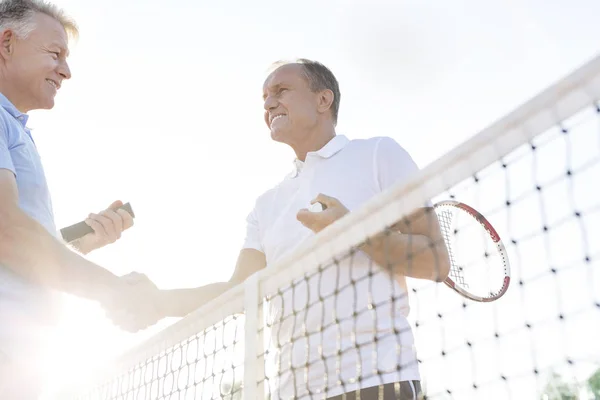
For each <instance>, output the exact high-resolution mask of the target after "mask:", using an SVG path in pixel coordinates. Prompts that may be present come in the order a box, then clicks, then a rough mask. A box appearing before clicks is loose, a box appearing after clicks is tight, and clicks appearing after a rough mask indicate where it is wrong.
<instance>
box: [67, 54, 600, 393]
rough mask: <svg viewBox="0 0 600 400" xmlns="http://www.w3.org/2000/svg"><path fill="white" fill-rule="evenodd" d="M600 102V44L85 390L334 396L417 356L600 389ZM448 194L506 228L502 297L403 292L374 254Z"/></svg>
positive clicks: (442, 382) (395, 373) (489, 382)
mask: <svg viewBox="0 0 600 400" xmlns="http://www.w3.org/2000/svg"><path fill="white" fill-rule="evenodd" d="M599 100H600V57H599V58H596V59H593V60H591V61H590V62H589V63H587V64H586V65H584V66H582V67H581V68H579V69H577V70H576V71H574V72H573V73H572V74H570V75H568V76H566V77H565V78H564V79H562V80H560V81H559V82H557V83H556V84H554V85H552V86H550V87H549V88H548V89H547V90H545V91H543V92H542V93H540V94H539V95H538V96H536V97H534V98H533V99H531V100H530V101H528V102H527V103H525V104H523V105H522V106H521V107H519V108H518V109H516V110H515V111H514V112H512V113H510V114H508V115H506V116H505V117H504V118H502V119H500V120H498V121H497V122H496V123H494V124H492V125H491V126H490V127H489V128H487V129H485V130H484V131H482V132H481V133H479V134H478V135H476V136H474V137H473V138H472V139H470V140H468V141H467V142H465V143H463V144H461V145H460V146H458V147H457V148H455V149H454V150H452V151H450V152H449V153H448V154H446V155H445V156H443V157H441V158H440V159H438V160H437V161H435V162H433V163H432V164H430V165H429V166H427V167H426V168H424V169H423V170H421V171H420V172H419V173H418V174H416V176H415V177H414V178H413V179H411V180H410V181H409V182H407V183H405V184H403V185H400V186H397V187H393V188H392V189H390V190H388V191H386V192H384V193H382V194H381V195H379V196H377V197H375V198H373V199H371V200H370V201H369V202H368V203H367V204H366V205H365V206H363V207H362V208H360V209H359V210H356V211H355V212H352V213H351V214H350V215H348V216H347V217H345V218H343V219H342V220H340V221H338V223H336V224H334V225H332V226H330V227H328V228H327V229H326V230H324V231H322V232H321V233H320V234H318V235H316V236H315V237H313V238H311V239H310V240H308V241H307V242H305V243H303V244H302V245H301V246H300V247H299V248H298V249H297V250H295V251H294V252H292V253H291V254H290V255H289V256H288V257H287V258H286V259H284V260H283V261H282V262H280V263H277V265H273V266H270V267H269V268H268V269H267V270H265V271H262V272H261V273H258V274H256V275H253V276H252V277H250V278H249V279H248V280H247V281H246V282H244V283H243V284H241V285H239V286H238V287H236V288H234V289H232V290H230V291H229V292H227V293H225V294H224V295H222V296H221V297H219V298H217V299H216V300H214V301H213V302H211V303H210V304H207V305H205V306H203V307H202V308H200V309H198V310H197V311H195V312H193V313H192V314H190V315H189V316H188V317H186V318H184V319H182V320H181V321H179V322H177V323H176V324H174V325H173V326H170V327H168V328H166V329H165V330H164V331H162V332H161V333H159V334H158V335H157V336H155V337H153V338H151V339H150V340H148V341H147V342H145V343H143V344H141V345H140V346H138V347H136V348H135V349H133V350H131V351H130V352H128V353H127V354H124V355H123V356H122V357H121V358H119V359H118V360H116V362H115V363H114V364H111V365H110V366H107V367H106V369H105V370H104V371H102V373H99V374H98V376H97V377H96V378H97V379H95V380H94V382H85V383H80V384H79V385H78V386H77V387H76V388H71V389H70V393H78V394H77V395H76V396H75V395H73V398H81V399H90V400H92V399H106V400H108V399H111V400H112V399H231V400H234V399H241V398H244V399H259V398H260V399H262V398H265V399H267V398H268V399H279V398H281V399H290V398H293V399H308V398H314V399H325V398H332V397H335V396H336V395H340V394H341V393H343V392H349V391H352V390H355V389H356V388H358V387H367V386H374V385H379V384H381V383H386V382H393V381H395V380H398V379H401V378H402V377H408V379H413V378H412V377H414V375H413V374H414V371H415V370H417V369H418V371H419V374H420V384H421V386H422V389H421V397H422V398H429V399H482V398H485V399H549V400H550V399H559V398H577V399H586V398H594V397H593V393H595V396H596V397H595V398H600V341H598V332H600V268H599V266H600V260H599V257H600V194H599V193H597V192H596V191H595V189H596V188H595V185H596V184H597V183H598V181H599V179H600V103H599ZM448 199H455V200H458V201H461V202H463V203H466V204H468V205H470V206H472V207H474V208H475V209H477V210H478V211H480V212H481V213H482V214H483V215H484V216H485V217H486V218H487V219H488V220H489V221H490V222H491V223H492V225H493V226H494V227H495V229H496V230H497V232H498V233H499V235H500V236H501V237H502V238H503V240H504V244H505V246H506V251H507V254H508V258H509V260H510V265H511V285H510V287H509V289H508V291H507V293H506V294H505V295H504V296H502V297H501V298H500V299H498V300H497V301H495V302H491V303H480V302H474V301H471V300H468V299H465V298H463V297H461V296H459V295H458V294H457V293H456V292H454V291H452V290H450V289H449V288H448V287H447V286H446V285H444V284H443V283H436V282H432V281H426V280H418V279H411V278H409V279H408V280H407V290H404V287H403V286H402V285H398V284H397V281H394V282H392V281H390V279H388V278H389V276H390V275H389V273H388V272H389V271H387V270H386V268H381V267H378V266H377V265H375V264H374V263H373V262H372V261H371V260H370V259H369V258H368V257H366V256H365V255H364V253H363V252H362V251H361V249H364V248H365V246H368V245H370V241H371V239H372V238H373V237H375V236H377V235H381V234H382V233H384V232H391V231H392V229H393V227H395V226H397V223H398V222H399V221H403V220H404V219H405V218H406V217H407V216H408V215H410V214H411V213H412V212H413V211H414V210H416V209H418V208H419V207H422V206H424V205H426V204H430V203H436V202H438V201H440V200H448ZM454 234H458V232H457V231H455V232H454ZM488 245H489V244H486V243H479V242H478V241H477V238H475V239H474V240H473V248H474V249H476V250H477V251H476V252H475V253H474V254H476V255H477V256H478V257H479V258H481V259H485V258H487V256H489V255H490V254H491V250H490V249H489V248H488V247H487V246H488ZM473 261H474V262H476V261H477V260H473ZM386 279H387V280H386ZM386 282H387V283H386ZM386 285H387V286H386ZM407 300H408V301H407ZM408 304H410V313H408ZM405 315H408V316H407V317H406V318H405ZM368 324H371V326H372V327H373V328H372V329H366V330H365V329H358V328H357V326H361V327H364V326H366V325H368ZM393 390H394V392H395V393H396V394H399V393H400V392H401V391H402V390H405V388H402V387H400V386H399V385H396V386H394V387H393ZM594 391H595V392H594ZM565 393H567V394H572V395H573V396H572V397H561V396H564V395H565ZM380 395H381V393H379V392H377V393H376V394H374V395H373V396H374V397H366V395H362V397H361V398H363V399H364V398H368V399H371V398H372V399H377V398H382V399H383V397H380ZM65 396H66V395H65ZM65 398H66V397H65ZM348 398H350V397H348ZM356 398H358V397H356ZM398 398H400V397H398ZM406 398H412V397H406Z"/></svg>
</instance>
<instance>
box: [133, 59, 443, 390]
mask: <svg viewBox="0 0 600 400" xmlns="http://www.w3.org/2000/svg"><path fill="white" fill-rule="evenodd" d="M340 98H341V96H340V89H339V85H338V81H337V79H336V78H335V76H334V74H333V73H332V72H331V71H330V70H329V69H328V68H327V67H325V66H324V65H323V64H321V63H319V62H317V61H312V60H306V59H299V60H296V61H295V62H286V63H276V68H275V69H274V71H272V72H271V73H270V74H269V76H268V77H267V79H266V80H265V82H264V84H263V102H264V121H265V124H266V125H267V127H268V129H269V131H270V135H271V138H272V139H273V140H275V141H277V142H280V143H283V144H286V145H288V146H290V147H291V148H292V150H293V151H294V153H295V155H296V158H295V159H294V160H293V161H294V163H293V171H292V172H291V173H290V174H289V175H288V177H287V178H286V179H284V180H283V181H282V182H280V183H279V184H277V185H276V186H275V187H273V188H272V189H270V190H268V191H266V192H265V193H263V194H262V195H261V196H259V198H258V199H257V200H256V203H255V206H254V209H253V210H252V211H251V212H250V213H249V214H248V217H247V220H246V225H247V229H246V238H245V240H244V243H243V246H242V249H241V251H240V253H239V256H238V261H237V265H236V267H235V270H234V272H233V275H232V277H231V279H230V280H229V281H227V282H217V283H212V284H209V285H206V286H203V287H200V288H195V289H176V290H165V291H159V292H154V294H155V297H154V298H149V300H150V301H148V302H147V303H140V305H141V306H142V307H141V308H139V309H137V310H132V311H134V312H136V313H137V315H140V316H141V317H142V320H143V321H146V322H147V321H148V320H151V319H154V320H158V319H160V318H163V317H165V316H176V317H181V316H185V315H187V314H188V313H190V312H192V311H194V310H195V309H197V308H198V307H199V306H201V305H203V304H204V303H206V302H208V301H210V300H212V299H214V298H215V297H217V296H219V295H220V294H222V293H224V292H225V291H226V290H228V289H230V288H232V287H234V286H235V285H238V284H240V283H242V282H243V281H245V280H246V279H247V278H248V277H249V276H250V275H252V274H254V273H256V272H258V271H260V270H262V269H264V268H269V266H272V265H274V264H277V263H278V262H279V261H281V260H282V259H284V258H285V257H286V256H287V255H288V254H289V253H290V252H291V251H293V250H294V249H296V248H297V247H298V246H299V245H301V244H302V243H303V242H304V241H305V240H306V239H308V238H310V237H311V236H312V235H314V234H316V233H318V232H320V231H321V230H323V229H325V228H326V227H327V226H329V225H330V224H332V223H334V222H335V221H337V220H339V219H340V218H343V217H344V216H345V215H347V214H348V213H350V212H352V210H356V209H358V208H360V207H361V206H362V205H363V204H365V203H366V202H367V201H368V200H369V199H370V198H372V197H373V196H375V195H377V194H378V193H381V192H383V191H385V190H387V189H388V188H390V187H391V186H392V185H396V184H399V183H402V182H405V181H406V180H407V179H408V178H409V177H411V176H412V174H414V173H415V172H416V171H417V170H418V167H417V165H416V164H415V163H414V161H413V160H412V158H411V157H410V155H409V154H408V153H407V152H406V151H405V150H404V149H403V148H402V147H401V146H400V145H399V144H398V143H396V141H395V140H393V139H391V138H389V137H372V138H369V139H363V140H350V139H348V138H346V137H345V136H344V135H338V134H337V133H336V125H337V120H338V113H339V107H340ZM356 250H357V251H356V252H352V254H351V256H347V257H345V258H343V259H336V261H335V262H334V263H333V264H332V265H329V266H321V268H319V269H318V271H316V270H315V271H314V272H312V273H311V274H310V275H309V274H306V275H305V276H304V277H301V278H299V279H297V280H296V281H294V282H293V283H292V284H291V287H287V288H280V289H279V291H278V293H277V294H274V295H273V296H272V299H270V301H269V305H270V313H269V314H270V315H269V318H268V320H269V321H271V323H270V326H269V328H270V329H269V331H270V340H269V343H270V347H269V349H268V357H267V351H266V352H265V357H266V358H267V359H268V361H267V362H268V363H269V364H270V366H273V368H269V369H270V370H271V371H273V373H270V374H268V375H267V379H268V383H269V389H270V398H271V399H272V400H279V399H282V400H283V399H286V400H287V399H297V400H309V399H317V398H318V399H331V400H342V399H347V400H354V399H363V400H392V399H396V400H397V399H402V400H409V399H410V400H413V399H417V397H418V396H419V394H420V374H419V368H418V362H417V358H416V352H415V349H414V339H413V333H412V329H411V327H410V325H409V323H408V320H407V316H408V311H409V304H408V289H407V284H406V277H412V278H417V279H427V280H431V281H435V282H442V281H443V280H444V279H446V277H447V276H448V271H449V259H448V253H447V249H446V246H445V244H444V241H443V239H442V235H441V232H440V227H439V223H438V221H437V218H436V217H435V213H434V212H433V209H432V208H431V207H430V205H426V206H425V207H423V208H421V209H418V210H415V211H414V212H413V213H411V214H410V215H409V216H407V217H406V218H405V219H403V220H402V221H400V222H398V223H397V224H395V225H394V226H393V227H391V229H390V230H389V231H387V232H383V233H381V234H380V235H376V236H375V237H372V238H370V239H369V241H368V243H365V244H364V245H362V246H360V247H359V248H358V249H356ZM315 267H316V266H315ZM149 305H152V306H153V308H150V307H149ZM153 313H154V316H153V317H152V314H153Z"/></svg>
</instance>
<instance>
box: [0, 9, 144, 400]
mask: <svg viewBox="0 0 600 400" xmlns="http://www.w3.org/2000/svg"><path fill="white" fill-rule="evenodd" d="M77 33H78V31H77V26H76V24H75V23H74V22H73V21H72V20H71V19H69V18H68V17H67V16H66V15H65V14H64V12H63V11H62V10H60V9H59V8H57V7H56V6H54V5H52V4H49V3H47V2H44V1H41V0H1V1H0V399H19V400H28V399H36V398H38V397H39V395H40V391H41V385H42V378H41V376H42V375H43V371H41V369H42V366H41V365H40V364H41V362H42V361H43V358H44V357H43V354H44V352H45V351H46V350H47V349H48V346H49V345H50V343H49V342H50V337H51V336H52V335H51V333H52V328H53V326H54V325H55V324H56V321H57V314H58V313H57V312H58V310H59V308H60V299H59V298H58V297H60V292H65V293H70V294H73V295H77V296H81V297H84V298H87V299H91V300H96V301H99V302H101V303H102V304H103V305H104V306H110V305H111V304H112V305H113V306H118V305H119V304H124V302H126V301H129V299H130V298H132V297H134V296H135V295H136V291H137V294H139V291H140V290H148V289H149V288H151V286H150V285H146V286H144V287H143V288H142V285H138V286H133V285H129V284H128V283H127V282H126V281H125V280H123V279H121V278H119V277H117V276H115V275H114V274H112V273H111V272H109V271H108V270H106V269H104V268H102V267H100V266H98V265H95V264H94V263H92V262H90V261H88V260H86V259H85V258H84V257H83V256H82V255H80V254H78V253H81V254H87V253H89V252H90V251H93V250H95V249H98V248H100V247H103V246H105V245H107V244H109V243H112V242H114V241H115V240H117V239H118V238H120V236H121V233H122V232H123V231H124V230H125V229H128V228H129V227H131V226H132V224H133V220H132V217H131V216H130V215H129V214H128V213H127V212H125V211H123V210H119V209H118V208H119V207H120V206H121V205H122V203H121V202H119V201H117V202H114V203H113V204H112V205H111V206H110V207H109V208H108V209H106V210H104V211H102V212H101V213H99V214H90V216H89V218H88V219H87V220H86V222H87V223H88V225H89V226H91V227H92V229H93V231H94V232H93V233H90V234H87V235H86V236H84V237H82V238H81V239H79V240H78V241H76V242H75V243H74V244H73V246H72V247H73V249H71V248H69V247H67V246H66V245H65V243H64V242H62V241H61V240H60V239H59V236H58V234H57V229H56V226H55V223H54V216H53V211H52V202H51V198H50V192H49V189H48V185H47V183H46V178H45V175H44V170H43V167H42V163H41V160H40V156H39V154H38V151H37V148H36V145H35V142H34V140H33V137H32V134H31V131H30V130H29V129H28V128H27V120H28V115H27V113H28V112H29V111H31V110H38V109H51V108H52V107H53V106H54V97H55V96H56V93H57V91H58V90H59V89H60V87H61V85H62V83H63V81H65V80H67V79H69V78H71V71H70V69H69V65H68V63H67V57H68V55H69V49H68V40H69V37H75V36H77ZM73 250H75V251H73ZM127 294H130V295H131V296H127ZM123 323H126V321H125V322H123Z"/></svg>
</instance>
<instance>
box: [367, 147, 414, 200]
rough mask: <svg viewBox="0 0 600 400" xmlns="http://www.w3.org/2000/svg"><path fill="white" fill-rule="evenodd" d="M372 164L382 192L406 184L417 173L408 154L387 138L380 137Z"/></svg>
mask: <svg viewBox="0 0 600 400" xmlns="http://www.w3.org/2000/svg"><path fill="white" fill-rule="evenodd" d="M374 162H375V173H376V174H377V176H376V179H377V183H378V185H379V190H380V191H382V192H384V191H386V190H387V189H389V188H390V187H392V186H394V185H396V184H399V183H403V182H406V181H407V180H408V179H410V178H411V177H412V176H413V175H414V174H415V173H417V172H418V171H419V167H418V166H417V164H416V163H415V162H414V160H413V159H412V157H411V156H410V154H408V152H407V151H406V150H404V148H402V147H401V146H400V145H399V144H398V143H397V142H396V141H395V140H394V139H392V138H389V137H382V138H380V139H379V140H378V141H377V144H376V146H375V160H374Z"/></svg>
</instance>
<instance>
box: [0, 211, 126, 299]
mask: <svg viewBox="0 0 600 400" xmlns="http://www.w3.org/2000/svg"><path fill="white" fill-rule="evenodd" d="M0 264H1V265H3V266H4V267H6V268H9V269H11V270H12V271H14V272H15V273H17V274H18V275H20V276H22V277H24V278H25V279H27V280H30V281H32V282H35V283H37V284H40V285H43V286H46V287H50V288H54V289H56V290H61V291H64V292H67V293H71V294H74V295H76V296H81V297H85V298H88V299H92V300H99V299H100V298H101V297H102V295H103V294H104V293H106V289H107V288H108V287H111V286H112V285H114V284H115V283H116V282H117V281H118V279H119V278H118V277H116V276H115V275H114V274H112V273H111V272H110V271H108V270H106V269H104V268H102V267H100V266H98V265H96V264H94V263H92V262H90V261H88V260H86V259H85V258H83V257H82V256H80V255H78V254H76V253H74V252H73V251H71V250H70V249H69V248H67V246H65V245H64V244H63V243H62V242H61V241H60V240H58V239H57V238H55V237H54V236H52V235H51V234H50V233H48V232H47V231H46V230H45V229H44V227H42V226H41V225H40V224H39V223H37V222H36V221H35V220H33V219H32V218H30V217H29V216H27V215H26V214H25V213H23V212H22V211H18V212H10V213H7V212H5V213H2V211H0Z"/></svg>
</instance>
